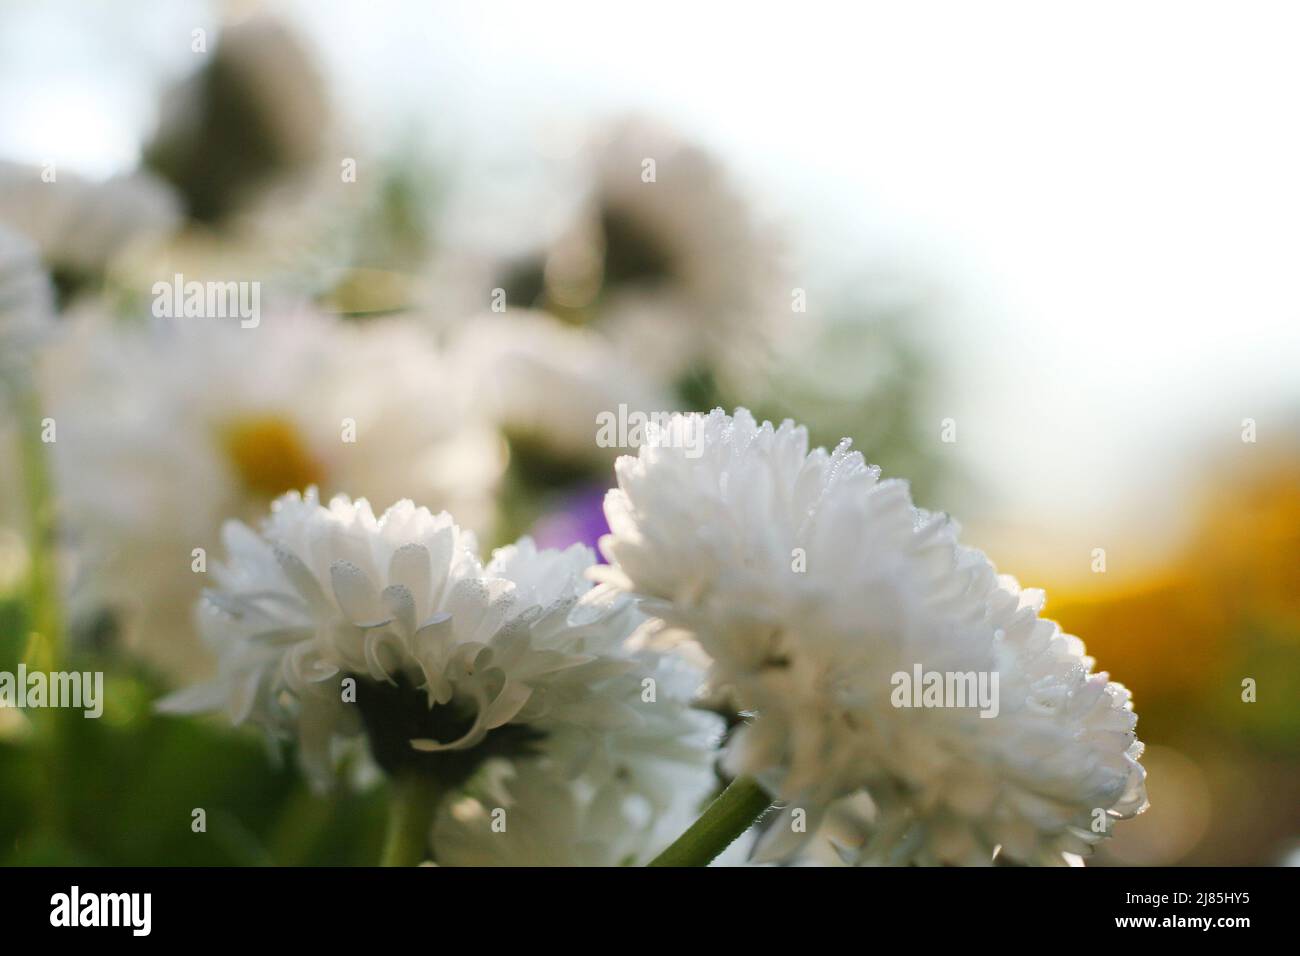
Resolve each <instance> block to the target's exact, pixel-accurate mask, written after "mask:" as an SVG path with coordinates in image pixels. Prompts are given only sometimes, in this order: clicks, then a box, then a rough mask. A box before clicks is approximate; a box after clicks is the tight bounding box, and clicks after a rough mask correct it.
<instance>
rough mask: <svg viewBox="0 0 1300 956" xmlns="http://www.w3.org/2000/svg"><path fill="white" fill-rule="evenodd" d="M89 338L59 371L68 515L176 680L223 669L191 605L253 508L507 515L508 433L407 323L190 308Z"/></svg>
mask: <svg viewBox="0 0 1300 956" xmlns="http://www.w3.org/2000/svg"><path fill="white" fill-rule="evenodd" d="M73 332H74V334H72V335H70V336H69V337H68V338H67V339H66V341H63V342H61V343H60V344H59V347H58V348H57V349H55V350H54V351H53V352H52V353H51V354H49V355H48V356H47V363H46V366H45V368H44V372H45V374H44V380H45V386H46V394H47V404H48V406H49V408H50V414H51V415H52V416H53V417H54V418H55V419H56V420H57V422H58V427H59V440H58V442H57V443H56V444H55V445H53V446H52V450H53V453H54V456H55V458H54V460H55V470H56V471H55V473H56V478H57V480H58V484H59V490H60V494H61V496H62V498H63V502H64V505H65V513H66V514H67V518H68V523H69V526H70V527H75V528H76V529H77V530H78V532H79V533H80V535H81V540H80V544H81V545H82V548H83V551H84V552H85V553H86V554H87V556H88V559H89V560H90V561H91V562H92V564H93V573H92V574H91V576H90V577H89V579H88V581H87V584H88V587H89V588H90V590H91V591H92V592H94V593H93V594H88V595H87V597H88V599H93V600H95V601H99V602H103V603H107V604H110V605H111V606H112V607H114V608H115V609H116V610H117V611H118V613H119V616H120V617H121V618H122V623H123V624H124V625H125V638H126V641H127V643H128V644H129V646H131V647H132V648H134V649H135V650H137V651H138V652H139V653H141V654H142V655H143V656H144V658H145V659H146V660H148V661H149V662H151V663H152V664H154V665H156V666H158V667H160V668H161V669H162V670H163V671H165V672H166V673H169V674H170V675H172V676H173V677H175V678H178V679H181V680H193V679H196V678H197V677H199V676H202V675H203V674H204V673H205V672H206V671H207V670H208V668H209V667H210V665H211V661H210V658H209V655H208V654H207V653H206V652H205V650H204V649H203V647H202V645H201V644H200V643H199V641H198V640H197V636H196V635H195V634H194V632H193V627H192V624H191V620H190V611H191V608H192V607H193V606H194V602H195V600H196V599H197V597H198V595H199V592H200V591H201V589H202V587H203V584H204V581H205V578H204V573H203V567H202V566H201V565H202V563H203V561H204V560H205V558H204V556H215V555H216V554H217V553H218V550H219V547H220V529H221V525H222V522H223V521H225V520H226V519H227V518H230V517H234V518H242V519H245V520H253V519H255V518H256V517H257V516H259V515H262V514H264V513H265V510H266V507H267V505H268V504H269V502H270V501H271V500H273V499H274V498H275V497H277V496H278V495H280V494H283V493H284V492H286V491H289V490H291V489H299V490H301V489H303V488H306V487H307V486H309V485H316V486H319V487H320V488H322V489H324V490H326V492H327V493H333V492H336V491H341V490H343V489H345V488H352V489H356V490H357V491H358V492H364V493H366V494H369V495H373V496H375V497H376V498H378V497H379V496H381V495H382V496H386V497H387V498H388V499H389V500H394V499H396V498H398V497H400V496H401V495H402V494H404V493H408V494H409V493H416V494H419V495H421V496H422V498H423V499H424V500H427V501H431V502H433V503H435V504H438V505H444V506H447V507H455V508H457V509H458V510H459V512H460V513H463V514H464V516H465V518H464V520H465V521H466V523H467V524H468V525H470V526H472V527H477V528H484V527H486V525H487V524H488V523H489V522H490V521H491V518H492V514H493V497H492V493H493V489H494V487H495V483H496V480H497V478H498V476H499V474H500V472H501V469H502V467H503V451H502V449H501V443H500V440H499V439H498V438H497V436H496V435H495V434H494V432H493V431H492V429H491V427H490V426H489V425H488V424H487V423H482V422H480V421H479V420H478V418H477V416H476V415H475V414H474V412H473V409H472V408H471V407H470V405H469V403H468V396H467V394H466V392H465V390H464V389H463V388H462V387H461V386H460V385H459V377H458V375H457V373H456V370H455V369H454V368H453V367H452V366H451V365H450V364H449V363H447V362H446V361H445V360H444V358H443V357H442V356H441V355H440V353H438V352H437V351H436V350H435V349H433V348H432V347H431V346H430V344H429V343H428V342H427V341H426V340H425V338H424V336H423V334H422V333H420V332H419V331H418V330H415V329H412V328H410V327H409V326H407V325H405V324H402V323H400V322H395V321H394V322H380V321H377V322H370V323H365V324H364V325H354V324H349V323H344V322H340V321H337V320H333V319H330V318H326V317H323V316H319V315H315V314H311V313H290V312H282V311H278V310H271V311H268V312H267V314H264V315H263V316H262V317H261V321H260V324H259V325H257V326H256V327H255V328H241V327H240V323H239V322H237V321H232V320H220V319H211V320H206V319H205V320H200V319H177V320H173V321H171V322H169V323H166V324H159V325H152V326H140V327H123V326H121V325H120V324H112V323H95V322H90V321H87V322H85V323H83V324H80V325H78V326H76V327H75V329H74V330H73ZM195 549H201V551H202V554H199V553H196V550H195ZM196 562H197V564H196Z"/></svg>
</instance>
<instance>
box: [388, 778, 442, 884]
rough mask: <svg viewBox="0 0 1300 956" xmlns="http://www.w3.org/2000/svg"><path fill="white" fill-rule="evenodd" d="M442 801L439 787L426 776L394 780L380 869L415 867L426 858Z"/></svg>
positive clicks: (428, 855) (427, 857)
mask: <svg viewBox="0 0 1300 956" xmlns="http://www.w3.org/2000/svg"><path fill="white" fill-rule="evenodd" d="M441 799H442V790H441V788H440V787H439V786H438V784H437V782H436V781H435V780H434V779H433V778H432V777H430V776H428V775H426V774H419V773H408V774H406V775H404V776H400V777H397V778H396V779H394V780H393V795H392V801H391V802H390V803H389V806H388V832H387V833H385V834H384V854H383V856H382V857H381V858H380V861H379V865H380V866H418V865H419V864H421V863H423V862H424V861H425V860H427V859H429V857H430V854H429V852H428V850H429V831H430V830H431V829H433V815H434V813H436V812H437V810H438V804H439V802H440V801H441Z"/></svg>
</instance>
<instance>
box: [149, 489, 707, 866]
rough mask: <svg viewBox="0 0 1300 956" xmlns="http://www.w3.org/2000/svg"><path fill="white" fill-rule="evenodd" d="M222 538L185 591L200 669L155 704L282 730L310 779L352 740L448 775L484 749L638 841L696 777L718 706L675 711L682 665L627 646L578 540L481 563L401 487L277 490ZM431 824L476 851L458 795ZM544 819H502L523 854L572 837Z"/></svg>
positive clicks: (466, 776) (388, 761) (615, 605)
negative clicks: (320, 492) (388, 494)
mask: <svg viewBox="0 0 1300 956" xmlns="http://www.w3.org/2000/svg"><path fill="white" fill-rule="evenodd" d="M224 537H225V542H226V548H227V551H228V553H229V560H228V562H227V563H226V564H224V565H221V566H219V567H216V568H214V569H213V572H212V573H213V576H214V577H215V580H216V586H215V587H214V588H212V589H211V590H209V591H208V592H207V594H206V597H205V601H204V606H203V607H202V609H201V614H202V629H203V632H204V636H205V639H206V640H207V641H208V642H209V643H210V645H211V646H212V648H213V649H214V651H215V652H216V654H217V657H218V659H219V662H220V664H219V673H218V676H217V677H216V679H215V680H213V681H212V682H210V683H207V684H202V685H198V686H196V687H193V688H190V689H188V690H185V691H181V692H179V693H178V694H175V695H173V696H172V697H171V698H169V699H168V700H167V701H165V702H164V705H163V706H164V709H166V710H171V711H174V712H195V711H202V710H209V709H224V710H225V711H226V712H227V713H228V714H229V716H230V718H231V719H232V720H233V721H234V722H236V723H242V722H245V721H249V722H252V723H255V724H257V725H260V726H262V727H263V728H265V729H266V730H267V731H268V732H270V733H271V734H272V735H273V736H276V737H281V738H285V739H290V738H296V739H297V740H298V742H299V744H300V754H301V759H302V761H303V763H304V766H305V768H306V769H307V770H308V772H309V773H310V775H311V776H312V777H313V778H314V779H315V780H317V781H318V782H321V783H324V782H327V781H328V780H329V779H330V776H331V774H332V772H333V770H334V769H335V765H336V762H337V760H338V758H339V757H340V756H341V755H343V754H346V753H347V752H348V751H349V749H351V744H353V743H354V742H356V741H358V740H360V739H363V738H364V739H366V740H368V742H369V753H370V756H372V757H373V758H374V760H375V762H377V763H378V764H379V765H380V766H381V767H382V768H383V769H384V770H386V771H388V772H389V773H390V774H400V773H402V772H403V771H404V770H408V769H409V770H415V771H417V772H421V773H427V774H429V775H431V776H433V777H436V778H438V779H439V780H440V781H441V782H442V783H443V784H444V785H445V786H446V787H448V788H457V787H460V786H462V785H464V784H466V783H468V782H469V781H470V780H471V779H472V778H473V777H474V775H475V773H476V772H477V771H478V770H479V769H480V768H481V767H483V766H484V765H485V764H486V763H487V762H488V761H490V760H492V759H496V760H504V761H506V762H507V766H508V767H509V768H511V770H512V773H513V774H515V775H516V776H515V777H513V780H512V782H511V783H510V784H508V785H507V786H508V787H510V788H513V789H512V792H517V791H519V790H520V789H528V788H535V787H545V786H547V784H546V783H545V781H547V780H552V781H558V780H564V781H573V782H574V786H575V788H576V789H575V791H574V795H573V797H572V798H571V799H572V800H573V801H577V800H579V799H581V800H582V801H583V803H582V812H583V815H584V817H585V818H587V819H588V820H596V821H598V822H599V824H601V825H599V826H598V825H595V824H593V829H591V830H590V831H584V839H588V840H591V841H596V842H597V844H599V843H600V842H601V835H602V834H607V835H608V837H609V842H610V844H611V846H612V845H617V847H618V850H619V852H620V853H621V854H628V853H630V854H632V855H633V856H636V857H637V858H640V857H641V856H643V855H644V853H645V851H646V850H647V848H648V847H649V846H650V844H649V843H646V842H640V843H629V842H628V841H629V839H630V837H631V835H632V834H634V833H639V834H641V835H642V836H643V837H644V838H645V840H649V839H650V838H651V837H652V836H654V835H655V834H656V833H658V832H659V830H658V829H657V827H656V824H657V823H658V822H659V821H660V819H661V817H662V816H663V815H664V814H665V813H667V812H668V811H669V810H672V809H674V808H677V809H680V807H681V802H682V800H683V799H692V798H693V799H696V800H698V799H699V798H700V797H702V796H703V795H704V792H705V791H706V790H707V788H708V786H709V783H710V781H711V777H712V774H711V771H710V756H711V745H712V743H713V740H714V738H715V737H716V734H717V727H716V726H715V725H716V722H717V721H716V718H714V717H713V716H712V715H709V714H705V713H701V712H699V711H693V710H690V709H689V702H690V695H691V692H692V691H693V690H694V687H695V685H696V684H697V683H698V678H696V679H695V680H691V679H689V678H687V679H686V680H685V683H683V675H682V674H681V673H679V671H678V669H677V668H676V667H675V666H674V665H673V664H672V663H671V662H665V661H661V660H659V658H658V656H657V655H655V654H653V653H650V652H639V653H638V652H633V651H631V650H629V649H628V647H627V646H626V638H627V637H628V636H629V635H630V634H631V632H632V630H633V629H634V628H635V626H636V624H637V622H638V617H637V614H636V612H635V610H634V609H633V607H632V606H631V602H630V601H628V600H627V599H626V598H624V597H620V596H618V595H613V594H611V593H610V592H609V590H608V589H602V588H595V589H593V588H592V587H591V585H590V583H589V582H588V581H587V580H586V577H585V572H586V571H587V569H588V568H589V567H590V565H591V563H592V561H593V557H594V556H593V555H592V554H591V552H590V550H589V549H587V548H584V547H582V546H574V547H572V548H570V549H568V550H566V551H539V550H537V549H536V548H535V547H534V545H533V544H532V542H531V541H530V540H529V539H527V538H524V539H522V540H520V541H519V542H518V543H517V544H514V545H511V546H509V547H506V548H501V549H499V550H497V551H496V553H495V554H494V555H493V557H492V560H491V561H489V562H488V563H487V564H486V565H484V564H482V563H480V561H479V559H478V557H477V556H476V554H475V541H474V537H473V535H472V534H470V533H468V532H465V531H463V530H461V529H460V528H459V527H457V525H456V524H455V523H454V522H453V521H452V519H451V517H450V516H449V515H447V514H446V513H445V512H444V513H441V514H436V515H435V514H433V513H431V512H429V511H428V510H427V509H424V508H417V507H416V506H415V505H413V504H412V503H411V502H410V501H401V502H398V503H397V504H396V505H394V506H392V507H391V508H389V509H388V510H387V511H386V512H384V514H383V515H382V516H380V517H378V518H376V517H375V515H374V514H373V513H372V511H371V509H370V506H369V504H368V503H367V502H366V501H364V500H357V501H355V502H353V501H350V500H348V499H346V498H344V497H342V496H340V497H336V498H335V499H334V500H333V501H331V502H330V504H329V506H328V507H323V506H321V505H320V504H319V502H318V500H317V498H316V495H315V492H314V491H312V492H309V493H308V494H307V495H305V496H300V495H298V494H289V495H286V496H284V497H282V498H280V499H279V500H278V501H276V502H275V504H274V506H273V508H272V512H271V515H270V517H269V519H268V520H267V521H266V522H265V524H264V525H263V527H262V529H261V531H260V532H255V531H253V530H252V529H250V528H249V527H247V526H246V525H244V524H241V523H238V522H231V523H229V524H228V525H227V526H226V528H225V531H224ZM579 793H581V794H582V796H581V798H580V797H579V795H578V794H579ZM634 797H635V798H636V799H635V800H634V799H633V798H634ZM630 804H639V806H640V807H641V808H642V809H643V810H644V811H645V814H644V817H643V819H641V821H640V826H639V827H630V826H628V825H627V823H628V820H629V816H628V814H630V813H632V812H633V811H632V809H630V808H629V805H630ZM576 807H577V804H575V803H567V802H561V803H557V804H556V805H555V806H554V807H552V808H551V809H552V810H553V811H554V812H556V813H564V812H569V811H570V810H572V811H573V812H577V811H576ZM528 812H529V813H542V812H543V808H535V807H534V808H531V809H529V810H528ZM547 812H549V811H547ZM440 826H441V827H442V829H443V830H444V831H446V833H447V834H448V835H447V837H446V838H447V840H448V841H449V846H450V847H453V848H454V851H453V850H449V851H448V852H452V853H453V856H455V855H457V854H464V855H465V856H466V857H467V858H474V857H476V854H479V853H484V852H489V851H488V850H487V849H482V850H476V849H475V847H476V846H479V845H480V844H479V840H480V839H482V840H484V841H487V840H489V839H491V836H492V834H491V833H490V831H489V829H488V828H487V827H482V828H475V827H474V825H473V822H472V820H469V821H467V820H466V818H465V817H464V813H463V808H462V814H461V817H460V819H459V820H457V819H450V820H444V821H443V822H442V823H441V824H440ZM545 829H546V833H545V834H540V833H536V832H534V833H533V834H532V836H531V837H530V836H528V831H529V830H530V828H525V827H521V826H519V825H516V827H515V831H516V832H517V833H520V836H521V837H522V838H523V839H532V840H534V841H537V840H544V841H545V842H544V843H543V844H542V845H541V846H540V847H539V846H536V845H535V846H533V847H532V849H531V850H530V856H529V858H530V859H533V860H535V861H538V862H556V863H562V862H565V860H566V859H568V856H567V855H568V854H569V853H571V852H579V850H578V847H577V844H574V845H573V846H570V845H568V841H566V839H565V838H564V833H563V831H562V830H561V829H558V828H545ZM482 846H484V847H489V846H490V847H492V848H493V851H492V852H495V850H496V844H495V843H484V844H482ZM595 852H596V851H595V850H594V849H592V848H591V847H588V848H587V849H586V850H583V851H581V853H582V854H583V858H584V859H588V860H590V859H594V858H595V857H593V856H592V854H594V853H595ZM598 855H599V854H597V856H598ZM606 861H607V862H619V861H618V860H614V859H609V860H606Z"/></svg>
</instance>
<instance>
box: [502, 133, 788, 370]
mask: <svg viewBox="0 0 1300 956" xmlns="http://www.w3.org/2000/svg"><path fill="white" fill-rule="evenodd" d="M584 172H585V176H584V177H583V180H582V182H583V192H582V193H580V194H579V196H578V197H577V199H576V202H575V206H576V209H575V212H574V214H573V224H572V225H571V226H568V227H567V228H565V229H562V230H560V233H559V235H558V237H557V238H556V239H555V240H554V241H553V242H551V243H550V244H549V246H548V248H546V249H545V250H544V252H543V253H542V254H541V255H540V256H539V257H536V258H535V259H534V258H529V257H523V258H522V259H520V260H519V261H517V262H516V264H515V267H514V268H513V269H511V270H507V274H506V276H505V277H504V279H503V282H504V286H505V287H506V288H507V289H509V290H510V291H511V295H512V301H513V300H519V301H521V302H522V304H524V305H530V306H531V305H537V304H545V306H546V308H548V309H549V310H551V311H554V312H556V313H557V314H560V315H563V316H565V317H566V318H568V319H571V320H573V321H575V322H582V323H587V324H590V325H591V326H592V327H593V328H595V329H597V330H598V331H599V332H600V333H601V334H602V335H604V336H605V337H606V338H608V339H609V340H610V341H611V342H612V343H613V346H614V348H615V349H616V350H617V352H618V353H619V354H620V355H621V356H623V357H624V358H625V359H627V360H629V361H634V362H635V363H636V364H637V365H638V366H639V367H640V368H641V369H643V373H644V374H649V375H651V376H652V377H654V378H655V379H656V380H657V381H660V382H663V383H667V384H670V385H671V384H675V383H676V382H677V381H678V380H679V379H681V378H682V376H683V375H685V374H688V373H693V372H696V371H698V370H699V369H700V368H701V367H703V366H707V367H708V368H710V369H711V370H714V371H717V372H719V373H720V374H721V375H722V376H723V377H724V378H725V379H728V380H735V381H739V380H741V379H744V378H746V377H747V376H749V375H750V374H751V373H752V370H753V368H754V366H755V364H756V363H758V362H760V361H762V360H765V359H766V357H767V356H766V352H767V348H768V346H769V343H770V341H771V339H772V338H773V336H774V335H775V333H776V332H777V330H778V328H779V323H780V321H781V317H782V316H783V315H785V316H787V317H788V314H789V309H790V288H789V287H788V286H787V285H785V284H784V283H783V281H782V276H783V274H784V268H783V264H782V262H781V255H780V250H779V249H778V248H777V246H776V244H775V242H774V241H773V240H772V239H771V238H770V236H769V235H768V234H767V233H765V231H764V230H763V229H762V228H760V226H759V225H758V224H756V222H755V216H754V213H753V210H752V209H751V208H750V206H749V204H748V203H747V202H746V200H745V199H744V198H743V196H742V194H741V193H740V191H739V190H738V189H737V188H736V187H735V185H734V184H733V183H732V182H731V181H729V179H728V177H727V175H726V172H725V170H724V169H723V168H722V166H721V165H720V164H719V163H718V162H716V161H715V160H714V159H713V158H712V157H711V156H709V155H708V154H707V153H706V152H704V151H703V150H701V149H699V148H697V147H695V146H693V145H691V144H689V143H687V142H685V141H684V140H683V139H682V138H681V137H679V136H678V135H676V134H675V133H673V132H672V131H670V130H668V129H666V128H664V127H662V126H659V125H656V124H654V123H651V122H647V121H645V120H641V119H630V120H627V121H625V122H622V123H620V124H618V125H617V126H615V127H613V128H612V129H610V130H609V131H608V132H607V133H606V134H605V136H604V137H602V139H601V140H600V141H599V142H597V143H595V144H594V146H593V149H592V157H591V160H590V167H589V168H588V169H586V170H584Z"/></svg>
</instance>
